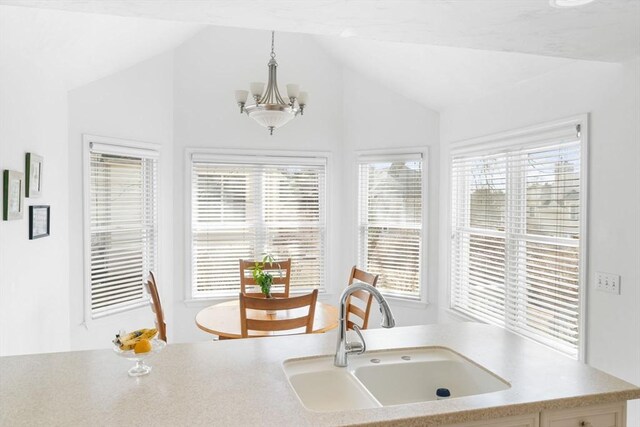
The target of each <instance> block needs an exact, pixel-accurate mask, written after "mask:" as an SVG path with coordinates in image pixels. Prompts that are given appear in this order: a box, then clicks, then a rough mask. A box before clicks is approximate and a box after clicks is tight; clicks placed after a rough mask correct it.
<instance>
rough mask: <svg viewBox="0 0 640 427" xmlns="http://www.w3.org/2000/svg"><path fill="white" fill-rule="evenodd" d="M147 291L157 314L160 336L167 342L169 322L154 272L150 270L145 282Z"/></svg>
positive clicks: (152, 307)
mask: <svg viewBox="0 0 640 427" xmlns="http://www.w3.org/2000/svg"><path fill="white" fill-rule="evenodd" d="M145 286H146V288H147V292H148V293H149V295H150V296H151V310H153V312H154V313H155V314H156V328H158V338H159V339H161V340H162V341H164V342H167V324H166V323H165V322H164V312H163V311H162V304H160V295H159V294H158V285H157V284H156V277H155V276H154V274H153V272H152V271H150V272H149V277H148V278H147V281H146V283H145Z"/></svg>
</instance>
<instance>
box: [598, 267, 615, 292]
mask: <svg viewBox="0 0 640 427" xmlns="http://www.w3.org/2000/svg"><path fill="white" fill-rule="evenodd" d="M596 289H597V290H599V291H602V292H609V293H612V294H616V295H619V294H620V275H619V274H611V273H603V272H601V271H598V272H596Z"/></svg>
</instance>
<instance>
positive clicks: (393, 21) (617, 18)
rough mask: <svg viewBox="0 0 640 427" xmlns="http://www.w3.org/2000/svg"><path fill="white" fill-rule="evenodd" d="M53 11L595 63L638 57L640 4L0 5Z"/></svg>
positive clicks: (354, 0)
mask: <svg viewBox="0 0 640 427" xmlns="http://www.w3.org/2000/svg"><path fill="white" fill-rule="evenodd" d="M0 4H8V5H21V6H34V7H41V8H54V9H62V10H69V11H82V12H92V13H100V14H110V15H119V16H127V17H141V18H155V19H162V20H168V21H182V22H189V23H201V24H212V25H223V26H232V27H243V28H254V29H275V30H277V31H291V32H300V33H310V34H317V35H330V36H337V35H340V34H347V35H353V36H355V37H358V38H362V39H368V40H381V41H395V42H404V43H416V44H428V45H436V46H453V47H462V48H470V49H481V50H494V51H503V52H520V53H529V54H536V55H545V56H557V57H565V58H574V59H586V60H596V61H612V62H615V61H623V60H625V59H627V58H629V57H632V56H635V55H639V54H640V0H595V1H594V2H593V3H591V4H588V5H586V6H582V7H578V8H568V9H558V8H554V7H551V6H550V5H549V0H375V1H372V0H269V1H259V0H258V1H255V0H254V1H250V0H154V1H149V0H127V1H122V0H0Z"/></svg>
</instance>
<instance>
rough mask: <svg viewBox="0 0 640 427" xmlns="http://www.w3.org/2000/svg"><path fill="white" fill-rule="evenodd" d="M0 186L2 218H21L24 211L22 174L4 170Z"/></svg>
mask: <svg viewBox="0 0 640 427" xmlns="http://www.w3.org/2000/svg"><path fill="white" fill-rule="evenodd" d="M2 182H3V186H2V187H3V188H2V202H3V203H2V206H3V207H2V219H3V220H5V221H9V220H13V219H22V216H23V211H24V174H23V173H22V172H17V171H11V170H5V171H4V174H3V179H2Z"/></svg>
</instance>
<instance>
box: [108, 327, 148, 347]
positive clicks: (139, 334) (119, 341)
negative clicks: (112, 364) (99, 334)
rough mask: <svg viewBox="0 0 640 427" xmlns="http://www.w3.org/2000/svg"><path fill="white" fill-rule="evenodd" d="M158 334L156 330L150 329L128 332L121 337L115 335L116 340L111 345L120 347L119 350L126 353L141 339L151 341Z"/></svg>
mask: <svg viewBox="0 0 640 427" xmlns="http://www.w3.org/2000/svg"><path fill="white" fill-rule="evenodd" d="M157 333H158V329H157V328H152V329H138V330H137V331H133V332H129V333H128V334H125V335H123V336H120V335H116V339H115V340H113V343H114V344H116V345H118V346H120V350H122V351H127V350H132V349H133V348H134V347H135V346H136V343H137V342H138V341H140V340H141V339H148V340H150V339H152V338H153V337H154V336H156V334H157Z"/></svg>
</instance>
